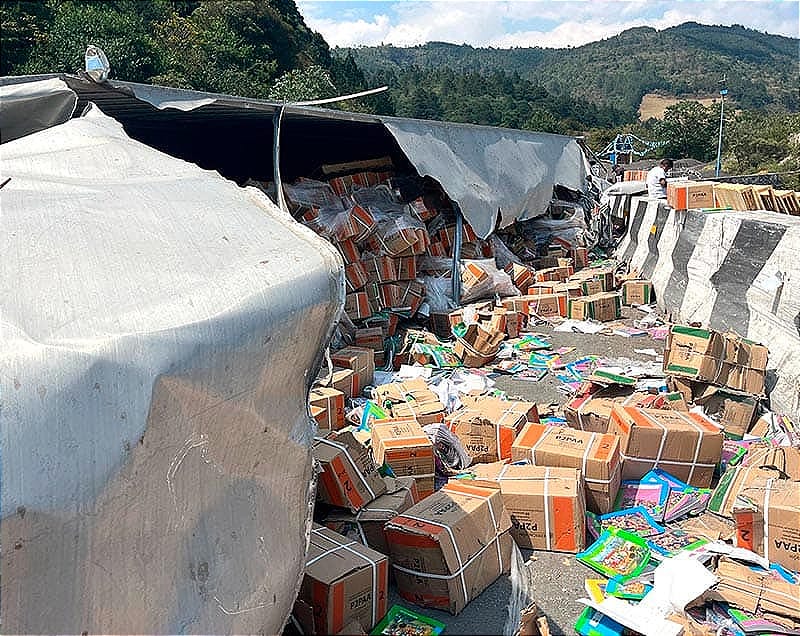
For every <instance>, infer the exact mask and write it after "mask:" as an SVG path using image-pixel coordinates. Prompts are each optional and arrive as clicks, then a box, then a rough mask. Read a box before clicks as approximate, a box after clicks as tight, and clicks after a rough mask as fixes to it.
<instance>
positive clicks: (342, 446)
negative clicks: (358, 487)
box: [314, 437, 377, 499]
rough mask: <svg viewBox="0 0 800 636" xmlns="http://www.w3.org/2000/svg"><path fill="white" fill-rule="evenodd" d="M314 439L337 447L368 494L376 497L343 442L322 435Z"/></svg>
mask: <svg viewBox="0 0 800 636" xmlns="http://www.w3.org/2000/svg"><path fill="white" fill-rule="evenodd" d="M314 439H315V440H316V441H318V442H320V443H322V444H328V445H329V446H333V447H334V448H338V449H339V450H340V451H343V452H344V456H345V457H347V461H348V462H350V465H351V466H352V467H353V470H354V471H356V475H358V478H359V479H360V480H361V483H362V484H364V487H365V488H366V489H367V490H368V491H369V494H370V495H371V496H372V499H377V495H376V494H375V493H374V492H373V491H372V488H370V487H369V484H368V483H367V480H366V479H365V478H364V475H362V474H361V471H360V470H358V466H356V463H355V462H354V461H353V458H352V457H350V453H349V452H348V451H347V447H346V446H344V445H343V444H337V443H336V442H332V441H331V440H329V439H325V438H324V437H315V438H314Z"/></svg>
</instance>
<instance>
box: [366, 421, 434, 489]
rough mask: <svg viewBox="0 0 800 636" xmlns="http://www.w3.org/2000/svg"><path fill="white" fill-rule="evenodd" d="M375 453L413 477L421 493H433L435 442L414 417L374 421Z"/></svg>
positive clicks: (397, 471)
mask: <svg viewBox="0 0 800 636" xmlns="http://www.w3.org/2000/svg"><path fill="white" fill-rule="evenodd" d="M371 428H372V455H373V457H375V462H376V463H377V464H378V465H379V466H382V465H383V464H384V463H386V464H389V466H390V467H391V469H392V472H393V473H394V474H395V475H397V476H398V477H413V478H414V480H415V481H416V484H417V490H418V491H419V494H420V496H421V497H427V496H428V495H430V494H432V493H433V481H434V477H435V472H436V469H435V464H434V458H433V444H432V443H431V441H430V440H429V439H428V436H427V435H425V432H424V431H423V430H422V427H421V426H420V425H419V424H418V423H417V421H416V420H415V419H414V418H413V417H405V418H395V419H385V420H375V421H373V422H372V425H371Z"/></svg>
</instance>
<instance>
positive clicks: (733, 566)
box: [706, 557, 800, 622]
mask: <svg viewBox="0 0 800 636" xmlns="http://www.w3.org/2000/svg"><path fill="white" fill-rule="evenodd" d="M714 574H715V575H716V576H717V578H718V579H719V583H717V585H716V586H715V587H714V588H713V591H712V592H710V593H707V594H706V596H707V597H710V598H713V599H719V600H722V601H725V602H727V603H730V604H731V605H734V606H735V607H737V608H739V609H742V610H744V611H745V612H751V613H757V614H759V615H760V616H763V617H764V618H769V617H770V616H778V617H783V619H784V622H785V619H786V617H788V618H791V619H792V620H794V621H798V620H800V584H798V583H789V582H788V581H786V579H784V578H783V577H781V576H780V575H779V574H778V573H777V572H775V571H773V570H761V569H759V568H757V567H752V568H751V567H750V566H749V565H748V564H746V563H740V562H738V561H733V560H732V559H729V558H728V557H722V558H721V559H720V560H719V563H718V564H717V568H716V570H714Z"/></svg>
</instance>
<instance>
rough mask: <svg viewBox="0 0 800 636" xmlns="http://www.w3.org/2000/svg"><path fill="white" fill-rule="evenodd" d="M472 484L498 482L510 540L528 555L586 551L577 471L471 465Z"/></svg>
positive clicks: (499, 465) (530, 466)
mask: <svg viewBox="0 0 800 636" xmlns="http://www.w3.org/2000/svg"><path fill="white" fill-rule="evenodd" d="M470 471H471V472H472V474H473V475H474V476H475V479H476V480H488V481H493V482H497V483H498V485H499V488H500V492H501V494H502V495H503V505H504V506H505V508H506V510H507V511H508V514H509V516H510V517H511V536H512V537H513V538H514V541H516V542H517V545H518V546H519V547H521V548H527V549H529V550H553V551H556V552H580V551H581V550H583V549H584V547H586V501H585V499H584V488H583V477H582V476H581V472H580V470H578V469H577V468H551V467H548V466H533V465H531V464H522V465H516V464H507V463H505V462H494V463H492V464H474V465H473V466H471V467H470Z"/></svg>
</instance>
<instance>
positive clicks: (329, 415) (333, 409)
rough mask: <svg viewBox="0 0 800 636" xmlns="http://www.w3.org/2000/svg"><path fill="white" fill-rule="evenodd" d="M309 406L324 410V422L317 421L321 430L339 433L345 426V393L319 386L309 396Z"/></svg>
mask: <svg viewBox="0 0 800 636" xmlns="http://www.w3.org/2000/svg"><path fill="white" fill-rule="evenodd" d="M308 403H309V406H313V407H316V408H318V409H322V410H323V411H324V413H325V417H324V421H323V422H321V421H320V420H317V423H318V424H319V427H320V429H327V430H333V431H338V430H339V429H340V428H342V427H343V426H344V393H342V392H341V391H339V390H338V389H334V388H332V387H326V386H319V387H316V388H313V389H311V391H310V392H309V394H308Z"/></svg>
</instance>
